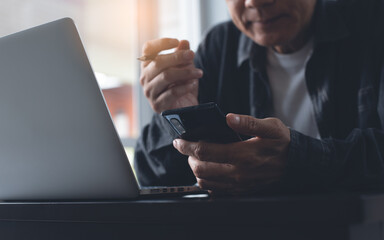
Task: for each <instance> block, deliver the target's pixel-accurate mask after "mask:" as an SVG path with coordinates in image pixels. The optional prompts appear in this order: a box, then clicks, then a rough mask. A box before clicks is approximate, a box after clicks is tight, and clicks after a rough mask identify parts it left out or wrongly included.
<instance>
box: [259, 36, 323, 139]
mask: <svg viewBox="0 0 384 240" xmlns="http://www.w3.org/2000/svg"><path fill="white" fill-rule="evenodd" d="M312 52H313V39H312V40H310V41H309V42H308V43H307V44H306V45H305V46H304V47H303V48H302V49H300V50H299V51H297V52H294V53H292V54H279V53H277V52H275V51H274V50H273V49H272V48H269V49H268V51H267V62H268V63H267V74H268V77H269V82H270V86H271V92H272V99H273V111H272V115H273V116H274V117H276V118H279V119H280V120H282V121H283V122H284V124H285V125H286V126H288V127H290V128H292V129H294V130H296V131H299V132H301V133H303V134H305V135H307V136H310V137H314V138H318V139H320V134H319V130H318V128H317V123H316V120H315V116H314V111H313V104H312V101H311V99H310V97H309V94H308V89H307V84H306V79H305V66H306V64H307V62H308V60H309V58H310V57H311V55H312Z"/></svg>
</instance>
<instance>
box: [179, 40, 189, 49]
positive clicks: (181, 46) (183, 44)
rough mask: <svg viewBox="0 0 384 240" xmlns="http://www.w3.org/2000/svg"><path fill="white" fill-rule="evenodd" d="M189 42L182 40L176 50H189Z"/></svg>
mask: <svg viewBox="0 0 384 240" xmlns="http://www.w3.org/2000/svg"><path fill="white" fill-rule="evenodd" d="M189 49H190V46H189V42H188V41H187V40H181V41H180V43H179V46H178V47H177V49H176V50H189Z"/></svg>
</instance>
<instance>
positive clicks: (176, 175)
mask: <svg viewBox="0 0 384 240" xmlns="http://www.w3.org/2000/svg"><path fill="white" fill-rule="evenodd" d="M173 138H174V136H173V134H172V132H171V129H170V127H169V126H168V123H166V122H165V120H164V119H162V117H161V116H160V115H159V114H154V115H153V118H152V121H151V122H150V124H149V125H147V126H146V127H145V128H144V129H143V131H142V134H141V136H140V138H139V139H138V141H137V143H136V147H135V164H134V166H135V172H136V176H137V179H138V180H139V183H140V185H141V186H174V185H193V184H195V182H196V179H195V177H194V176H193V173H192V171H191V169H190V167H189V165H188V161H187V156H184V155H182V154H180V153H179V152H178V151H176V149H175V148H174V147H173V145H172V140H173Z"/></svg>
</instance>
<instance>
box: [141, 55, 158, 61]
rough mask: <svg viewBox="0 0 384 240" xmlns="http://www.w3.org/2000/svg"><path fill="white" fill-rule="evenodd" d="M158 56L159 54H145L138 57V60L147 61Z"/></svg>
mask: <svg viewBox="0 0 384 240" xmlns="http://www.w3.org/2000/svg"><path fill="white" fill-rule="evenodd" d="M156 57H157V54H154V55H143V56H141V57H139V58H137V60H139V61H142V62H147V61H153V60H154V59H155V58H156Z"/></svg>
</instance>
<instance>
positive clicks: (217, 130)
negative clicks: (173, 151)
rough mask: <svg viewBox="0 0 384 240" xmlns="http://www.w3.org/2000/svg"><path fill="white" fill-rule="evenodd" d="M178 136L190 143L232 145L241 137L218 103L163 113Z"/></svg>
mask: <svg viewBox="0 0 384 240" xmlns="http://www.w3.org/2000/svg"><path fill="white" fill-rule="evenodd" d="M161 115H162V116H163V117H164V118H165V120H166V121H167V122H168V123H169V125H170V126H171V128H172V129H173V131H174V132H175V133H176V135H177V136H178V137H179V138H181V139H185V140H188V141H193V142H197V141H200V140H201V141H207V142H214V143H231V142H238V141H241V140H242V139H241V137H240V136H239V134H237V133H236V132H235V131H233V130H232V129H231V128H230V127H229V126H228V125H227V121H226V119H225V116H224V114H223V113H222V112H221V110H220V109H219V107H218V106H217V104H216V103H205V104H201V105H197V106H191V107H185V108H178V109H172V110H167V111H164V112H162V113H161Z"/></svg>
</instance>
